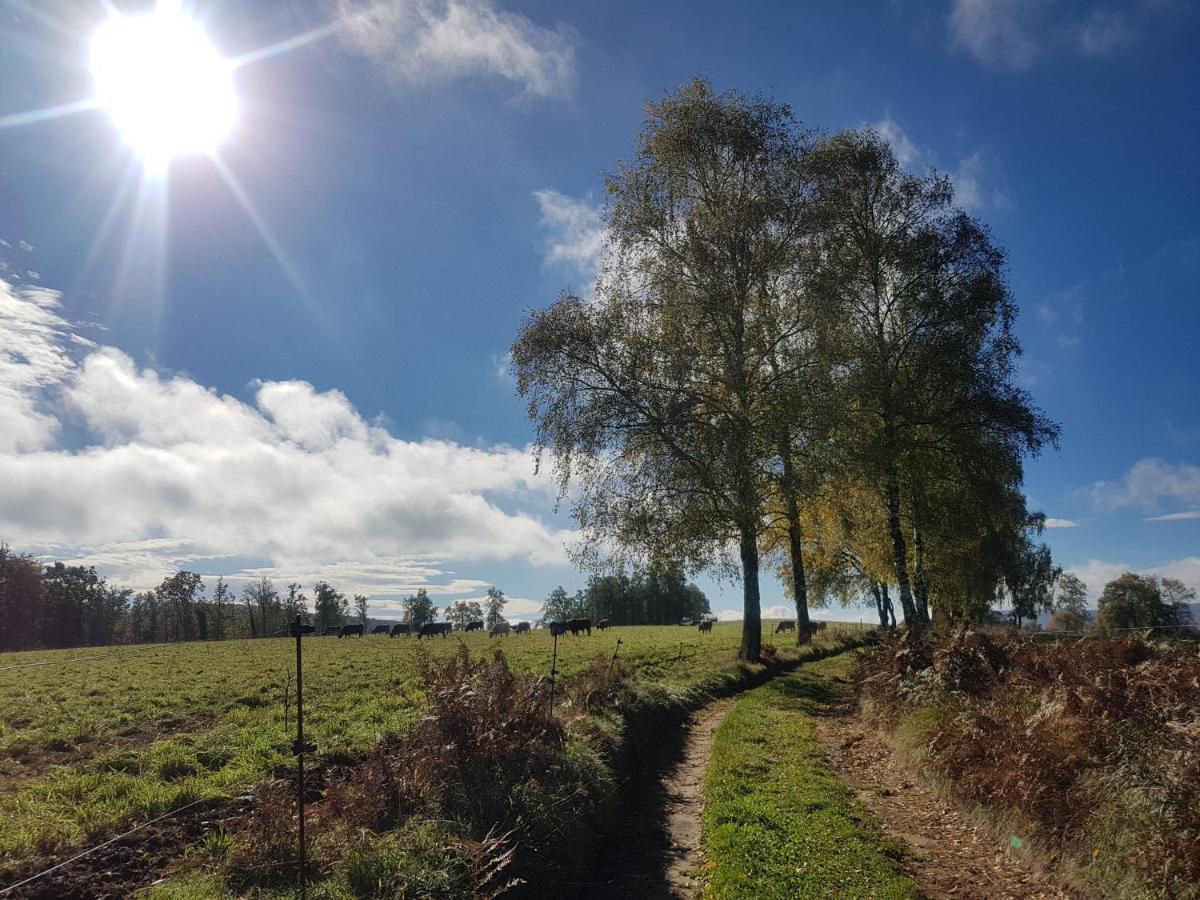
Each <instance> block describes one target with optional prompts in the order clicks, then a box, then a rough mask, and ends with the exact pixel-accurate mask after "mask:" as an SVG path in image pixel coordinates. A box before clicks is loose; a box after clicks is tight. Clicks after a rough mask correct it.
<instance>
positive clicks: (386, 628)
mask: <svg viewBox="0 0 1200 900" xmlns="http://www.w3.org/2000/svg"><path fill="white" fill-rule="evenodd" d="M391 630H392V626H391V625H376V626H375V627H374V628H372V629H371V634H387V633H389V632H390V631H391Z"/></svg>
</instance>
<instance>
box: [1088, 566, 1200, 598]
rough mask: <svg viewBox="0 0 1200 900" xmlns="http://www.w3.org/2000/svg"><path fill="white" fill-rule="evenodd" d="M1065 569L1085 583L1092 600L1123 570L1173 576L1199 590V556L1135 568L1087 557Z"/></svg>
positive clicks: (1167, 576) (1121, 573)
mask: <svg viewBox="0 0 1200 900" xmlns="http://www.w3.org/2000/svg"><path fill="white" fill-rule="evenodd" d="M1066 570H1067V571H1068V572H1071V573H1072V574H1075V575H1078V576H1079V578H1080V579H1081V580H1082V581H1083V583H1084V584H1086V585H1087V589H1088V597H1089V598H1090V599H1091V600H1092V601H1093V602H1094V601H1095V600H1097V599H1098V598H1099V597H1100V594H1101V593H1102V592H1103V591H1104V586H1105V585H1106V584H1108V583H1109V582H1110V581H1112V580H1113V579H1114V578H1119V577H1120V576H1121V575H1123V574H1124V573H1125V572H1133V573H1135V574H1137V575H1156V576H1158V577H1159V578H1175V579H1178V580H1179V581H1182V582H1183V583H1184V584H1186V585H1187V586H1189V587H1192V588H1195V589H1197V590H1198V591H1200V556H1187V557H1184V558H1183V559H1175V560H1171V561H1170V562H1168V563H1165V564H1163V565H1161V566H1149V567H1146V568H1141V569H1135V568H1133V567H1132V566H1130V565H1129V564H1128V563H1121V562H1105V561H1104V560H1100V559H1089V560H1088V561H1087V562H1086V563H1084V564H1082V565H1077V566H1067V567H1066Z"/></svg>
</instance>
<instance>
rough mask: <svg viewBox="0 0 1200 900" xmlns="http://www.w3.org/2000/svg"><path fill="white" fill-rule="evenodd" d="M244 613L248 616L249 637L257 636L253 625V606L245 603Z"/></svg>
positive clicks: (256, 630)
mask: <svg viewBox="0 0 1200 900" xmlns="http://www.w3.org/2000/svg"><path fill="white" fill-rule="evenodd" d="M246 614H247V615H248V616H250V637H252V638H256V637H258V629H257V628H255V627H254V607H253V606H251V605H250V604H249V603H247V604H246Z"/></svg>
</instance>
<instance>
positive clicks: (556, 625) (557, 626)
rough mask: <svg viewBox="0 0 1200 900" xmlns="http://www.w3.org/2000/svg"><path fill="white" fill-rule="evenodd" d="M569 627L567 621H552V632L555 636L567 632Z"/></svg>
mask: <svg viewBox="0 0 1200 900" xmlns="http://www.w3.org/2000/svg"><path fill="white" fill-rule="evenodd" d="M569 627H570V626H569V625H568V624H567V623H566V622H551V623H550V633H551V634H552V635H554V636H555V637H558V636H559V635H563V634H566V633H567V629H568V628H569Z"/></svg>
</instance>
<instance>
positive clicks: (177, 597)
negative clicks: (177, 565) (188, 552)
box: [155, 570, 204, 641]
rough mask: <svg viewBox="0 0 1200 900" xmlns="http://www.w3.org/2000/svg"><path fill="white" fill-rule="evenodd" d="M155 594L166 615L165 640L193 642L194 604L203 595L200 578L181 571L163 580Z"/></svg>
mask: <svg viewBox="0 0 1200 900" xmlns="http://www.w3.org/2000/svg"><path fill="white" fill-rule="evenodd" d="M155 594H156V595H157V596H158V600H159V603H160V604H161V606H162V608H163V609H164V611H165V612H166V615H167V622H168V630H167V634H166V637H167V640H175V641H191V640H195V639H196V632H197V625H196V604H197V603H198V602H199V601H200V599H201V598H202V597H203V595H204V581H203V580H202V579H201V578H200V576H199V575H197V574H196V573H195V572H187V571H182V570H181V571H179V572H176V573H175V574H174V575H172V576H170V577H169V578H164V579H163V581H162V583H161V584H160V585H159V586H158V587H157V588H156V589H155Z"/></svg>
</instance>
